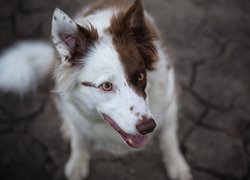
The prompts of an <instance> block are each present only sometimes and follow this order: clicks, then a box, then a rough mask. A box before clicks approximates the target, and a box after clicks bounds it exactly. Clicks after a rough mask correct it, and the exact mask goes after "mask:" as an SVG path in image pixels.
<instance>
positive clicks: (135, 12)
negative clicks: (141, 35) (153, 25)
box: [124, 0, 145, 30]
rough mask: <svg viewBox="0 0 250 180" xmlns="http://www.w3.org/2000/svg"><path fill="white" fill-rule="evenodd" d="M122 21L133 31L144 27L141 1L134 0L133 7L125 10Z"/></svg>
mask: <svg viewBox="0 0 250 180" xmlns="http://www.w3.org/2000/svg"><path fill="white" fill-rule="evenodd" d="M124 21H127V22H126V23H129V27H130V28H133V29H138V30H139V29H141V28H143V27H144V25H145V19H144V8H143V4H142V1H141V0H135V1H134V3H133V5H132V6H131V7H130V8H129V9H128V10H127V12H126V13H125V16H124Z"/></svg>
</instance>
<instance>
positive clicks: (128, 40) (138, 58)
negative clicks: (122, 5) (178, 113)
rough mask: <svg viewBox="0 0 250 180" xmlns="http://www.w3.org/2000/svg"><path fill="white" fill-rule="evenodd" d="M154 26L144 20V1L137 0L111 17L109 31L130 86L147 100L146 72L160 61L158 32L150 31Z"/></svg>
mask: <svg viewBox="0 0 250 180" xmlns="http://www.w3.org/2000/svg"><path fill="white" fill-rule="evenodd" d="M152 27H153V26H152V25H149V21H147V20H146V19H145V17H144V9H143V5H142V2H141V0H135V2H134V4H133V5H132V6H131V7H130V8H128V9H127V10H126V11H120V12H119V13H118V14H117V15H114V16H113V17H112V19H111V25H110V27H109V28H108V30H107V31H108V32H109V33H110V34H111V35H112V38H113V44H114V46H115V48H116V50H117V52H118V54H119V56H120V60H121V62H122V64H123V66H124V69H125V72H126V74H127V80H128V83H129V85H130V86H132V87H133V88H134V89H135V90H136V92H137V93H138V94H139V95H141V96H143V97H144V98H146V93H145V87H146V69H147V70H153V69H154V63H155V62H156V61H157V58H158V57H157V51H156V48H155V46H154V44H153V41H154V40H155V39H156V33H155V31H153V30H151V28H152ZM140 73H143V74H144V77H145V78H143V79H142V80H139V79H138V77H139V76H140Z"/></svg>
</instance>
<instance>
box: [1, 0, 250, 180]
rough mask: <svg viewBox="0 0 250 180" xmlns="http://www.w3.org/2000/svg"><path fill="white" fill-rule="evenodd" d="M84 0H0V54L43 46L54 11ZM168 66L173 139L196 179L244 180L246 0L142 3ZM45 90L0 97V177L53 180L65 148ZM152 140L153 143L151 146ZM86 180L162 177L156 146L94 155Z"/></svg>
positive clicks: (249, 157)
mask: <svg viewBox="0 0 250 180" xmlns="http://www.w3.org/2000/svg"><path fill="white" fill-rule="evenodd" d="M89 2H93V1H91V0H41V1H39V0H1V1H0V29H1V31H0V52H2V51H3V50H4V49H6V48H8V47H9V46H10V45H12V44H14V43H15V42H17V41H19V40H24V39H25V40H26V39H31V38H38V39H45V40H49V37H50V24H51V16H52V12H53V10H54V9H55V7H59V8H61V9H62V10H64V11H65V12H67V13H68V14H69V15H72V16H73V15H74V14H75V13H76V12H77V11H78V10H79V8H80V7H82V6H83V5H85V4H88V3H89ZM144 4H145V8H146V9H147V11H148V12H149V13H150V14H151V15H152V16H153V17H154V18H155V20H156V23H157V25H158V26H159V27H160V29H161V31H162V36H163V38H164V39H165V41H166V45H167V46H168V49H169V53H170V54H171V56H172V58H173V59H174V60H175V68H176V74H177V80H178V82H179V88H180V92H181V93H180V98H179V102H180V109H179V121H180V128H179V139H180V142H181V149H182V151H183V153H184V154H185V156H186V158H187V160H188V162H189V163H190V165H191V167H192V172H193V176H194V179H195V180H250V1H247V0H154V1H152V0H144ZM48 89H49V88H48V87H47V88H43V89H42V90H41V91H40V92H39V93H38V95H33V96H31V97H28V98H25V99H23V100H20V99H19V98H17V97H15V96H13V95H10V94H3V93H0V179H1V180H34V179H35V180H45V179H46V180H61V179H64V177H63V168H64V164H65V162H66V160H67V159H68V156H69V152H70V149H69V145H68V144H67V143H66V142H65V141H63V139H62V137H61V133H60V123H61V122H60V118H59V117H58V114H57V112H56V110H55V107H54V105H53V102H52V100H51V99H50V97H49V93H50V91H49V90H48ZM156 141H157V140H156ZM92 157H93V158H92V160H91V166H90V176H89V178H88V180H99V179H100V180H106V179H107V180H142V179H143V180H164V179H167V177H166V175H165V171H164V167H163V163H162V161H161V153H160V150H159V147H158V145H157V142H155V143H154V144H153V145H151V146H149V147H148V148H147V149H145V150H144V151H142V152H136V153H135V154H128V155H126V156H123V157H113V156H112V155H111V154H108V153H105V152H102V153H95V152H93V156H92Z"/></svg>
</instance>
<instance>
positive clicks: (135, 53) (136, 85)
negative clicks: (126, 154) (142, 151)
mask: <svg viewBox="0 0 250 180" xmlns="http://www.w3.org/2000/svg"><path fill="white" fill-rule="evenodd" d="M52 38H53V41H54V43H55V46H56V48H57V50H58V52H59V54H60V55H61V59H62V62H61V63H60V64H59V67H58V69H57V71H56V73H55V76H56V83H57V86H58V88H59V89H60V88H61V89H62V90H61V91H65V92H64V93H69V94H72V95H73V96H74V97H76V98H77V99H78V100H79V102H81V103H82V104H83V105H84V106H87V107H88V108H89V109H93V110H96V111H97V112H98V113H99V114H100V115H101V116H102V117H103V118H104V119H105V121H106V122H107V123H108V124H109V125H110V126H112V127H113V128H114V129H115V130H116V131H117V132H118V133H119V134H120V135H121V136H122V138H123V139H124V140H125V142H126V143H127V144H128V145H129V146H131V147H134V148H141V147H143V146H144V145H145V143H146V139H147V137H146V134H147V133H149V132H152V131H153V129H154V128H155V126H156V124H155V122H154V120H153V116H152V114H151V112H150V109H149V106H148V104H147V102H146V99H147V93H146V91H145V88H146V85H147V74H146V73H147V70H150V69H152V68H153V63H154V61H155V60H156V50H155V48H154V45H153V43H152V40H153V35H152V32H151V31H150V29H149V28H148V26H147V24H146V21H145V19H144V13H143V8H142V4H141V1H137V0H136V1H135V3H134V4H133V5H132V6H131V7H130V8H128V9H127V10H126V11H121V12H120V13H117V14H116V15H115V16H113V17H112V19H111V22H110V26H109V27H107V28H106V29H105V30H104V32H102V35H101V36H100V34H98V31H97V30H96V29H95V27H94V26H92V25H90V26H89V27H81V26H79V25H78V24H76V23H75V22H73V20H72V19H70V18H69V17H68V16H67V15H66V14H64V13H63V12H62V11H60V10H58V9H57V10H55V13H54V17H53V22H52ZM68 76H71V78H70V77H68ZM69 81H70V82H69ZM60 86H61V87H60ZM78 108H81V107H78Z"/></svg>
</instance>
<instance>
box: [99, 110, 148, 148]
mask: <svg viewBox="0 0 250 180" xmlns="http://www.w3.org/2000/svg"><path fill="white" fill-rule="evenodd" d="M103 117H104V119H105V121H106V122H107V123H108V124H109V125H110V126H111V127H112V128H114V129H115V130H116V131H117V132H118V133H119V134H120V135H121V136H122V138H123V140H124V141H125V142H126V143H127V144H128V145H129V146H131V147H132V148H142V147H144V146H145V145H146V143H147V136H146V135H132V134H127V133H125V132H124V131H123V130H122V129H121V128H120V127H119V126H118V125H117V124H116V123H115V122H114V121H113V119H111V118H110V117H109V116H107V115H105V114H103Z"/></svg>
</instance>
